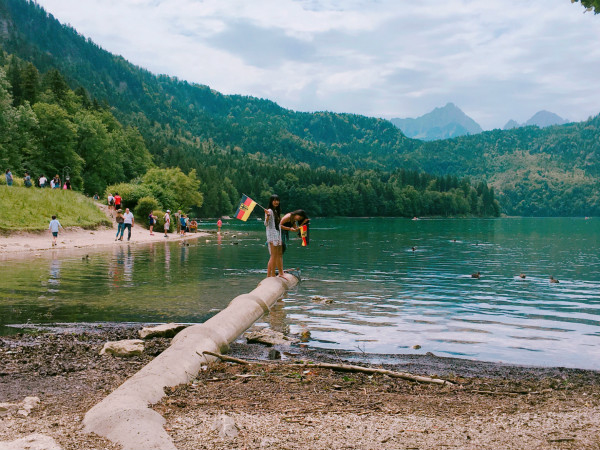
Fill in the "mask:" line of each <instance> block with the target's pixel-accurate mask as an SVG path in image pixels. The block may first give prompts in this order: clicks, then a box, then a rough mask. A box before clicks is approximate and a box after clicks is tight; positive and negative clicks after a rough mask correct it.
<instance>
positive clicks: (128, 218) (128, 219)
mask: <svg viewBox="0 0 600 450" xmlns="http://www.w3.org/2000/svg"><path fill="white" fill-rule="evenodd" d="M123 219H125V220H124V225H125V228H127V240H128V241H129V240H130V239H131V228H132V227H133V224H134V222H135V220H134V218H133V213H132V212H131V211H129V208H125V214H123Z"/></svg>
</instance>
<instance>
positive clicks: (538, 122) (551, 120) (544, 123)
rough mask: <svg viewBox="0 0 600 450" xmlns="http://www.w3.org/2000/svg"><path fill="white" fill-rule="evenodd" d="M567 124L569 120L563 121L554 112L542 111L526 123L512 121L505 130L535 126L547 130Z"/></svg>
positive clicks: (505, 126)
mask: <svg viewBox="0 0 600 450" xmlns="http://www.w3.org/2000/svg"><path fill="white" fill-rule="evenodd" d="M565 123H568V120H566V119H563V118H562V117H560V116H559V115H557V114H554V113H553V112H550V111H546V110H542V111H538V112H536V113H535V114H534V115H533V116H531V118H530V119H529V120H528V121H527V122H525V123H518V122H516V121H514V120H512V119H510V120H509V121H508V122H506V125H504V129H505V130H510V129H512V128H519V127H527V126H530V125H535V126H538V127H540V128H545V127H551V126H552V125H563V124H565Z"/></svg>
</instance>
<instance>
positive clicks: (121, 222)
mask: <svg viewBox="0 0 600 450" xmlns="http://www.w3.org/2000/svg"><path fill="white" fill-rule="evenodd" d="M115 221H116V222H117V235H116V236H115V241H116V240H117V239H118V240H119V241H122V240H123V233H124V232H125V218H124V217H123V210H122V209H117V217H115ZM119 235H120V236H119Z"/></svg>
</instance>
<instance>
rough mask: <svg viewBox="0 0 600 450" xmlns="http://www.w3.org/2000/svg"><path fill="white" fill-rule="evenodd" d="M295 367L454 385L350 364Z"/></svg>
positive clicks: (318, 364)
mask: <svg viewBox="0 0 600 450" xmlns="http://www.w3.org/2000/svg"><path fill="white" fill-rule="evenodd" d="M294 365H295V366H303V367H319V368H321V369H331V370H336V371H338V372H361V373H369V374H379V375H387V376H389V377H392V378H402V379H404V380H409V381H417V382H419V383H431V384H442V385H444V384H447V385H450V386H452V385H453V384H454V383H451V382H450V381H446V380H440V379H439V378H429V377H423V376H420V375H413V374H412V373H407V372H394V371H393V370H387V369H375V368H371V367H362V366H353V365H349V364H329V363H310V364H294Z"/></svg>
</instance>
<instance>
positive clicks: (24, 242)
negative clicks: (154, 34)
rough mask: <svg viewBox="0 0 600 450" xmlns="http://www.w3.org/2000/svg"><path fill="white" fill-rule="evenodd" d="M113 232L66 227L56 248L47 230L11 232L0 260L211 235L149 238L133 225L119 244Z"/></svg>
mask: <svg viewBox="0 0 600 450" xmlns="http://www.w3.org/2000/svg"><path fill="white" fill-rule="evenodd" d="M109 218H110V216H109ZM111 220H112V218H111ZM116 233H117V227H116V225H113V227H112V228H108V227H101V228H98V229H95V230H84V229H83V228H78V227H71V228H66V229H65V230H60V232H59V233H58V240H57V243H58V245H57V246H56V247H52V235H51V234H50V232H49V231H48V230H46V231H40V232H37V233H25V232H14V233H11V234H9V235H0V259H10V258H21V257H24V256H28V255H32V254H33V255H39V256H41V255H42V254H43V252H45V251H48V250H59V251H68V250H73V249H82V248H90V249H95V248H102V247H105V246H114V245H140V244H148V243H151V242H164V241H165V240H167V239H168V240H170V241H172V240H190V239H198V238H200V237H205V236H208V235H210V234H211V233H209V232H202V231H199V232H197V233H187V234H186V235H185V236H180V235H178V234H177V233H176V232H175V233H169V237H168V238H165V235H164V232H163V231H162V230H159V231H155V232H154V234H153V235H151V234H150V231H149V230H148V229H147V228H145V227H143V226H140V225H134V227H133V228H132V230H131V240H130V241H129V242H127V230H125V233H124V235H123V241H115V235H116Z"/></svg>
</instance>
